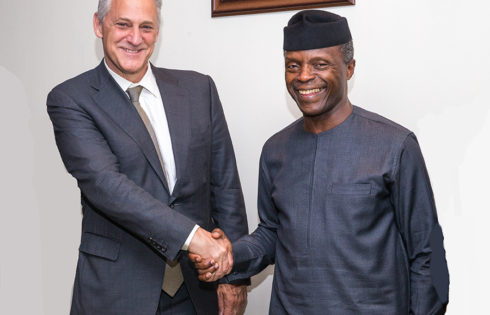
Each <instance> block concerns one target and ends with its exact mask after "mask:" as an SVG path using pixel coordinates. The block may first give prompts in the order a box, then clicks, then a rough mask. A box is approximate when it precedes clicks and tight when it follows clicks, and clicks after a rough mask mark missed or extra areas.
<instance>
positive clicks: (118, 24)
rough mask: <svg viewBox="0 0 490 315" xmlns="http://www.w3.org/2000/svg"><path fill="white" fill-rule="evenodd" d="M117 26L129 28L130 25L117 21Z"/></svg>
mask: <svg viewBox="0 0 490 315" xmlns="http://www.w3.org/2000/svg"><path fill="white" fill-rule="evenodd" d="M116 26H117V27H119V28H127V27H129V24H128V23H126V22H117V23H116Z"/></svg>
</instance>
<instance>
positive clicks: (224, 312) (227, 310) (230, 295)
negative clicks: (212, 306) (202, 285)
mask: <svg viewBox="0 0 490 315" xmlns="http://www.w3.org/2000/svg"><path fill="white" fill-rule="evenodd" d="M217 293H218V305H219V314H220V315H238V314H243V312H244V311H245V306H247V286H246V285H241V284H240V285H235V284H220V285H218V292H217Z"/></svg>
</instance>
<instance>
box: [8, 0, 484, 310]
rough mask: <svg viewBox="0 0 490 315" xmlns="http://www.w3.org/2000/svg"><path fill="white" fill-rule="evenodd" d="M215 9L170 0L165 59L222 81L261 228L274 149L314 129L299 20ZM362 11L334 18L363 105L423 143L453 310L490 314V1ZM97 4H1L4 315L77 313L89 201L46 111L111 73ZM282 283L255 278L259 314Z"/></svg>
mask: <svg viewBox="0 0 490 315" xmlns="http://www.w3.org/2000/svg"><path fill="white" fill-rule="evenodd" d="M210 2H211V1H210V0H185V1H184V0H166V1H165V0H164V8H163V26H162V30H161V36H160V43H159V46H158V49H157V51H156V54H155V56H154V58H153V60H154V62H155V63H156V64H157V65H159V66H165V67H170V68H182V69H194V70H197V71H200V72H204V73H207V74H210V75H211V76H212V77H213V78H214V79H215V81H216V84H217V86H218V90H219V92H220V95H221V99H222V102H223V106H224V109H225V113H226V116H227V119H228V123H229V126H230V130H231V134H232V138H233V141H234V144H235V150H236V153H237V159H238V166H239V170H240V174H241V179H242V184H243V188H244V193H245V196H246V203H247V207H248V216H249V224H250V228H251V229H252V230H253V229H254V228H255V227H256V226H257V214H256V207H255V204H256V201H255V200H256V190H257V170H258V167H257V162H258V158H259V154H260V150H261V146H262V144H263V143H264V141H265V140H266V139H267V138H268V137H269V136H270V135H272V134H273V133H274V132H276V131H278V130H279V129H281V128H282V127H284V126H285V125H287V124H289V123H290V122H291V121H293V120H294V119H295V118H297V117H299V113H298V111H297V110H296V107H295V104H294V103H293V102H292V101H291V100H290V99H289V97H288V95H287V92H286V90H285V88H284V82H283V64H282V63H283V60H282V50H281V47H282V27H283V26H284V25H285V24H286V23H287V20H288V19H289V17H290V16H291V15H292V14H293V13H294V12H278V13H269V14H258V15H248V16H236V17H225V18H215V19H212V18H211V17H210V15H211V14H210V7H211V6H210ZM357 2H358V4H357V5H355V6H351V7H337V8H334V9H332V11H334V12H336V13H339V14H341V15H344V16H346V17H348V19H349V23H350V26H351V31H352V33H353V37H354V43H355V48H356V59H357V68H356V74H355V76H354V78H353V79H352V80H351V85H350V90H351V92H350V97H351V100H352V101H353V103H354V104H357V105H359V106H362V107H364V108H366V109H369V110H373V111H376V112H378V113H380V114H382V115H384V116H386V117H388V118H391V119H393V120H395V121H397V122H399V123H401V124H403V125H405V126H406V127H408V128H410V129H412V130H414V131H415V132H416V134H417V136H418V138H419V141H420V144H421V146H422V150H423V152H424V155H425V159H426V162H427V165H428V168H429V172H430V175H431V179H432V182H433V188H434V192H435V196H436V202H437V205H438V209H439V217H440V221H441V224H442V226H443V230H444V232H445V237H446V239H445V243H446V250H447V258H448V261H449V269H450V274H451V290H450V299H451V302H450V306H449V311H448V314H484V309H485V305H486V299H487V298H488V290H487V286H486V284H487V283H489V282H490V276H489V274H488V273H487V272H486V270H487V269H488V267H487V264H488V261H489V258H490V254H489V251H488V241H489V237H488V233H487V222H488V221H489V219H490V206H489V204H488V200H487V198H485V197H486V194H488V189H489V187H490V185H489V184H488V178H490V166H489V163H488V161H489V160H490V148H489V147H490V111H489V109H490V104H489V102H490V101H489V99H490V95H489V94H490V92H489V83H490V79H489V75H490V61H489V57H490V44H489V41H488V38H490V21H489V19H488V17H487V15H488V12H489V8H490V5H488V4H487V1H485V0H473V1H463V0H454V1H448V0H432V1H426V0H405V1H402V0H398V1H393V0H369V1H363V0H359V1H357ZM96 4H97V1H96V0H89V1H86V0H85V1H75V0H44V1H35V0H27V1H9V0H1V1H0V16H1V18H0V35H1V37H0V40H1V49H0V90H1V95H2V104H1V105H2V115H0V117H1V124H0V126H1V132H0V137H1V140H2V141H1V146H2V150H1V155H0V157H1V158H0V159H1V163H0V167H1V173H0V174H1V175H2V177H1V178H2V180H1V181H0V185H1V186H0V191H1V195H0V196H1V200H2V207H1V210H0V314H46V315H58V314H59V315H61V314H67V313H68V309H69V303H70V297H71V287H72V282H73V276H74V272H75V264H76V257H77V248H78V242H79V237H80V221H81V215H80V206H79V192H78V190H77V188H76V183H75V181H74V180H73V179H72V178H71V177H70V176H69V175H67V173H66V171H65V169H64V167H63V165H62V163H61V160H60V158H59V155H58V152H57V149H56V147H55V144H54V139H53V135H52V128H51V125H50V122H49V119H48V117H47V114H46V112H45V99H46V95H47V93H48V92H49V90H50V89H51V88H52V87H53V86H54V85H56V84H57V83H59V82H61V81H63V80H65V79H67V78H69V77H71V76H74V75H76V74H78V73H80V72H82V71H85V70H87V69H89V68H92V67H94V66H95V65H96V64H97V63H98V62H99V60H100V58H101V56H102V52H101V46H100V44H99V42H98V41H97V40H96V38H95V36H94V35H93V33H92V30H91V28H92V26H91V24H92V14H93V11H94V10H95V8H96ZM5 93H8V96H6V94H5ZM11 93H12V94H11ZM327 232H328V231H327ZM271 274H272V268H269V269H267V270H266V271H265V272H264V273H262V274H261V275H259V276H257V277H255V278H254V280H253V287H252V289H251V292H250V295H249V304H248V309H247V314H250V315H251V314H265V313H267V307H268V302H269V296H270V288H271V282H272V275H271Z"/></svg>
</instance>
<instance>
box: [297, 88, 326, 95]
mask: <svg viewBox="0 0 490 315" xmlns="http://www.w3.org/2000/svg"><path fill="white" fill-rule="evenodd" d="M324 90H325V88H314V89H308V90H304V89H296V91H298V93H299V94H300V95H301V96H306V97H307V96H315V95H317V94H320V93H321V92H323V91H324Z"/></svg>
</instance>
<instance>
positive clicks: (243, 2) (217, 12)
mask: <svg viewBox="0 0 490 315" xmlns="http://www.w3.org/2000/svg"><path fill="white" fill-rule="evenodd" d="M355 2H356V1H355V0H211V8H212V10H211V16H212V17H220V16H229V15H239V14H253V13H263V12H275V11H286V10H299V9H306V8H320V7H331V6H343V5H354V4H355Z"/></svg>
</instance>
